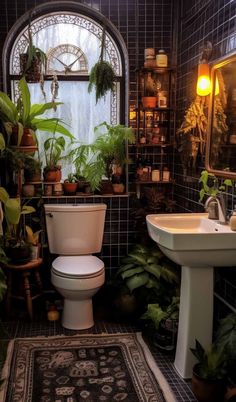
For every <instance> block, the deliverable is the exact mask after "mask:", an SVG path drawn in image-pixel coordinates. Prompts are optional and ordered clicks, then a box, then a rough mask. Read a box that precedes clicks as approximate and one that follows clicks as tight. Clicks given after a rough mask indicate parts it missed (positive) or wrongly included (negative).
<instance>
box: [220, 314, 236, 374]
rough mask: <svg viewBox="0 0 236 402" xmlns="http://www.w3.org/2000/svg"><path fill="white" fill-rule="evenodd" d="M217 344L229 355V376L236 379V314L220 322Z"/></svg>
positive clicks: (229, 315)
mask: <svg viewBox="0 0 236 402" xmlns="http://www.w3.org/2000/svg"><path fill="white" fill-rule="evenodd" d="M216 343H217V345H219V346H220V347H221V348H222V349H224V351H225V353H226V354H227V360H228V369H229V374H230V375H231V376H232V377H233V378H234V380H235V379H236V377H235V365H236V314H235V313H231V314H228V315H227V316H226V317H225V318H223V319H221V320H220V323H219V327H218V330H217V332H216Z"/></svg>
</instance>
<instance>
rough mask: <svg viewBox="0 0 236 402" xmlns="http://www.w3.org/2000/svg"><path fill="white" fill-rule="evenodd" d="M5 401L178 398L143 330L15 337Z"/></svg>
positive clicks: (167, 401)
mask: <svg viewBox="0 0 236 402" xmlns="http://www.w3.org/2000/svg"><path fill="white" fill-rule="evenodd" d="M3 378H5V382H4V386H3V388H2V390H1V391H0V401H1V402H13V401H14V402H15V401H17V402H77V401H78V402H97V401H107V402H113V401H125V402H138V401H148V402H174V401H175V398H174V396H173V394H172V393H171V390H170V388H169V386H168V384H167V382H166V380H165V378H164V377H163V375H162V374H161V371H160V370H159V368H158V367H157V365H156V363H155V361H154V359H153V358H152V355H151V353H150V351H149V349H148V347H147V346H146V344H145V342H144V341H143V339H142V337H141V334H140V333H137V334H134V333H128V334H100V335H93V334H85V335H78V336H71V337H70V336H66V337H65V336H57V337H48V338H47V337H43V338H39V337H36V338H22V339H15V340H14V341H12V342H11V343H10V344H9V347H8V354H7V360H6V363H5V366H4V369H3Z"/></svg>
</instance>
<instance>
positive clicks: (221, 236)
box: [147, 213, 236, 267]
mask: <svg viewBox="0 0 236 402" xmlns="http://www.w3.org/2000/svg"><path fill="white" fill-rule="evenodd" d="M147 227H148V232H149V235H150V237H151V238H152V239H153V240H154V241H155V242H156V243H158V245H159V247H160V249H161V250H162V251H163V253H164V254H166V255H167V256H168V257H169V258H170V259H171V260H173V261H175V262H176V263H177V264H180V265H191V266H198V267H200V266H204V267H205V266H207V265H209V266H215V267H216V266H232V265H234V264H235V262H236V232H234V231H232V230H231V229H230V227H229V225H222V224H220V223H218V222H217V221H214V220H212V219H208V214H204V213H203V214H200V213H196V214H194V213H193V214H192V213H187V214H160V215H148V216H147Z"/></svg>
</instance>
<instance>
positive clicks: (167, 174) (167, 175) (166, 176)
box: [162, 166, 170, 181]
mask: <svg viewBox="0 0 236 402" xmlns="http://www.w3.org/2000/svg"><path fill="white" fill-rule="evenodd" d="M162 181H170V171H169V169H168V167H166V166H165V167H164V168H163V172H162Z"/></svg>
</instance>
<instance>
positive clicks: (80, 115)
mask: <svg viewBox="0 0 236 402" xmlns="http://www.w3.org/2000/svg"><path fill="white" fill-rule="evenodd" d="M72 3H73V7H74V8H75V7H76V11H72V8H73V7H72ZM63 4H64V9H63V11H61V10H62V5H61V7H60V11H59V10H56V11H55V10H54V11H53V7H54V8H55V3H54V4H52V3H46V4H45V5H42V6H38V7H36V8H35V9H34V10H33V12H32V13H31V23H30V28H31V33H32V38H33V44H34V45H35V46H36V47H38V48H40V49H41V50H42V51H43V52H45V53H46V55H47V71H46V74H45V77H44V92H45V94H43V92H42V90H41V89H42V88H41V87H40V85H39V84H28V85H29V88H30V92H31V102H32V103H43V102H44V101H45V95H46V101H47V102H49V101H51V99H52V96H53V94H52V92H53V89H52V88H53V85H54V84H55V82H56V83H57V85H58V94H57V98H56V101H58V102H63V104H62V105H60V106H59V107H58V109H57V111H56V113H57V116H58V117H60V118H62V120H63V121H64V122H65V123H66V124H67V125H68V127H69V129H70V131H71V133H72V134H73V135H74V136H75V138H76V139H77V140H78V141H79V142H81V143H91V142H92V141H93V140H94V127H95V126H97V125H98V124H100V123H102V122H103V121H106V122H107V123H109V124H114V125H115V124H118V123H127V122H126V121H125V116H126V115H127V113H126V112H127V110H126V109H127V84H128V77H127V67H126V66H127V60H128V56H127V52H126V48H125V45H124V43H123V39H122V37H121V35H120V34H119V32H118V31H117V30H116V28H114V26H113V25H112V24H111V23H110V22H109V21H105V19H104V17H103V16H101V14H99V13H97V12H96V11H95V10H93V11H92V12H91V9H90V8H89V7H85V6H83V5H79V4H76V5H75V3H74V2H63ZM68 5H70V7H69V10H68V7H67V6H68ZM50 8H51V10H50ZM37 14H39V16H37ZM89 14H92V15H89ZM27 17H29V15H25V16H23V17H22V19H20V20H19V21H18V22H17V23H16V24H15V25H14V26H13V28H12V30H11V32H10V34H9V35H8V40H7V41H6V44H5V47H4V53H5V55H6V56H8V61H9V64H8V66H6V68H5V71H4V73H5V78H7V76H8V77H9V78H10V86H11V93H12V97H13V99H15V100H16V99H17V92H18V89H17V85H16V84H17V81H18V80H19V78H20V54H21V53H24V52H25V51H26V49H27V46H28V27H27V26H28V22H29V20H28V18H27ZM104 21H105V24H106V40H105V54H104V58H105V60H107V61H108V62H109V63H110V64H111V65H112V67H113V69H114V71H115V74H116V81H115V85H114V91H109V92H108V93H107V95H106V96H105V97H104V98H102V99H100V100H99V101H98V102H97V103H96V97H95V90H93V91H92V92H91V93H88V84H89V73H90V70H91V68H92V67H93V65H94V64H95V63H96V62H97V61H98V59H99V55H100V51H101V37H102V30H103V26H104ZM16 32H18V34H17V35H16ZM7 72H8V74H7ZM54 89H55V88H54ZM124 99H126V100H125V102H124ZM121 100H122V101H123V102H121ZM45 135H46V134H43V133H38V139H39V144H40V150H41V151H42V144H43V142H44V140H45ZM70 171H71V167H70ZM65 174H67V172H64V175H65Z"/></svg>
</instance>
